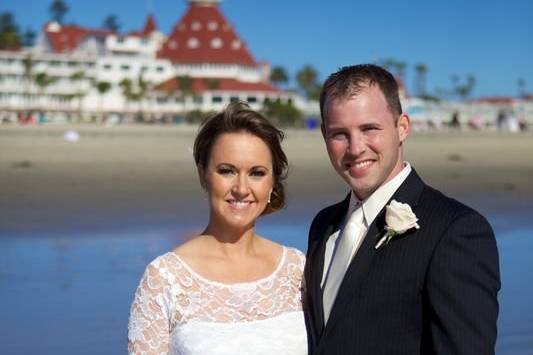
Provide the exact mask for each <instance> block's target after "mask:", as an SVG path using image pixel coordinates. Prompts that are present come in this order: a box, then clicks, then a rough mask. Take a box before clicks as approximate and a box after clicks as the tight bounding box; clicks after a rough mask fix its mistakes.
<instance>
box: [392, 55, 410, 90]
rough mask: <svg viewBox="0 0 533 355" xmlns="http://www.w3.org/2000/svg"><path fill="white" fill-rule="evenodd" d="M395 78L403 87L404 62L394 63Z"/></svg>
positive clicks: (405, 67) (405, 65) (405, 66)
mask: <svg viewBox="0 0 533 355" xmlns="http://www.w3.org/2000/svg"><path fill="white" fill-rule="evenodd" d="M394 67H395V71H396V76H397V77H398V78H399V79H400V80H401V81H402V82H403V84H404V85H405V70H406V69H407V63H406V62H404V61H401V60H399V61H396V63H395V65H394Z"/></svg>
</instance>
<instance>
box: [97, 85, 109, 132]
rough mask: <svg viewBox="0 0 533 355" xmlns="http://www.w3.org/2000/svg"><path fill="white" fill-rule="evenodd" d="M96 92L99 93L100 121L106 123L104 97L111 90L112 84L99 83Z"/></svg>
mask: <svg viewBox="0 0 533 355" xmlns="http://www.w3.org/2000/svg"><path fill="white" fill-rule="evenodd" d="M95 87H96V90H97V91H98V96H99V100H98V106H99V111H100V121H101V122H103V121H105V115H104V111H103V101H104V95H105V94H106V93H107V92H108V91H109V90H110V89H111V83H110V82H108V81H98V82H97V83H96V84H95Z"/></svg>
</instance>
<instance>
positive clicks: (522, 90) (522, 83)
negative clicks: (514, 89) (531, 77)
mask: <svg viewBox="0 0 533 355" xmlns="http://www.w3.org/2000/svg"><path fill="white" fill-rule="evenodd" d="M516 85H518V96H519V97H525V96H526V80H525V79H524V78H518V80H517V81H516Z"/></svg>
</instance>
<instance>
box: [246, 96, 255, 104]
mask: <svg viewBox="0 0 533 355" xmlns="http://www.w3.org/2000/svg"><path fill="white" fill-rule="evenodd" d="M246 101H248V102H249V103H251V104H253V103H256V102H257V97H255V96H248V97H247V98H246Z"/></svg>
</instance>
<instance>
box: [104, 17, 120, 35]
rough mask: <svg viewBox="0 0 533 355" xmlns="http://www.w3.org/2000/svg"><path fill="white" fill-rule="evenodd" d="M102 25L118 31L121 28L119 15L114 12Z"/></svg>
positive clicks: (112, 30)
mask: <svg viewBox="0 0 533 355" xmlns="http://www.w3.org/2000/svg"><path fill="white" fill-rule="evenodd" d="M102 25H103V27H104V28H105V29H108V30H109V31H111V32H118V30H119V29H120V23H119V22H118V18H117V15H114V14H111V15H109V16H107V17H106V18H105V19H104V22H103V23H102Z"/></svg>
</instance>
